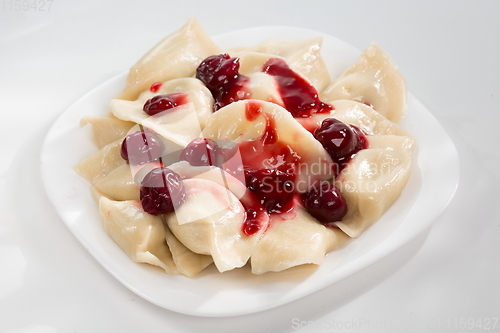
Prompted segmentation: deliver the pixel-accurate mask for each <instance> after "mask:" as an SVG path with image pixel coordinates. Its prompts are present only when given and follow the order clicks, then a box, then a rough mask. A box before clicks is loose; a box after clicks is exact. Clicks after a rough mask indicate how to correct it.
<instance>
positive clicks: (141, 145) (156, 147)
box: [120, 128, 163, 165]
mask: <svg viewBox="0 0 500 333" xmlns="http://www.w3.org/2000/svg"><path fill="white" fill-rule="evenodd" d="M162 154H163V144H162V141H161V139H160V138H159V137H158V135H157V134H156V133H155V132H153V131H152V130H150V129H146V128H144V129H141V130H137V131H135V132H132V133H130V134H128V135H127V136H126V137H125V139H123V142H122V145H121V149H120V155H121V157H122V158H123V159H124V160H125V161H127V162H128V163H130V164H133V165H137V164H143V163H147V162H151V161H155V160H157V159H158V158H159V157H161V155H162Z"/></svg>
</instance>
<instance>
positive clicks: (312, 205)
mask: <svg viewBox="0 0 500 333" xmlns="http://www.w3.org/2000/svg"><path fill="white" fill-rule="evenodd" d="M302 201H303V203H304V207H305V208H306V210H307V212H308V213H309V214H311V216H313V217H314V218H315V219H317V220H318V221H319V222H321V223H329V222H335V221H340V220H342V218H343V217H344V216H345V214H346V213H347V202H346V201H345V199H344V197H343V196H342V193H340V191H339V189H338V188H337V187H336V186H335V185H334V184H330V183H321V184H320V185H316V186H313V187H312V188H311V189H310V190H309V192H306V193H304V194H303V195H302Z"/></svg>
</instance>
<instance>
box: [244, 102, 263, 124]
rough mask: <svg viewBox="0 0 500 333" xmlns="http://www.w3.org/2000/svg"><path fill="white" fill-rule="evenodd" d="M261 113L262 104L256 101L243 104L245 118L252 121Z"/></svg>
mask: <svg viewBox="0 0 500 333" xmlns="http://www.w3.org/2000/svg"><path fill="white" fill-rule="evenodd" d="M260 114H262V106H261V103H260V102H258V101H249V102H248V103H246V104H245V118H246V119H247V120H248V121H254V120H255V119H257V117H258V116H259V115H260Z"/></svg>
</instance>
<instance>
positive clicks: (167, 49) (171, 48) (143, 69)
mask: <svg viewBox="0 0 500 333" xmlns="http://www.w3.org/2000/svg"><path fill="white" fill-rule="evenodd" d="M218 53H220V49H219V47H218V46H217V45H216V44H215V43H214V42H213V41H212V40H211V39H210V37H209V36H208V35H207V34H206V33H205V31H203V29H202V27H201V26H200V25H199V23H198V22H197V21H196V20H194V19H191V20H189V22H188V23H187V24H186V25H185V26H184V27H182V28H181V29H180V30H178V31H176V32H174V33H172V34H170V35H169V36H167V37H166V38H165V39H163V40H162V41H161V42H160V43H158V44H157V45H156V46H155V47H153V49H151V50H150V51H149V52H148V53H146V54H145V55H144V56H143V57H142V58H141V59H139V61H138V62H137V63H136V64H135V65H134V66H132V68H131V69H130V72H129V74H128V77H127V85H126V87H125V89H124V90H123V91H122V92H121V93H120V94H119V95H118V96H117V98H118V99H125V100H135V99H136V98H137V96H138V95H139V93H141V92H143V91H145V90H147V89H149V88H150V86H151V85H152V84H153V83H156V82H164V81H168V80H172V79H176V78H180V77H190V76H193V75H194V73H195V71H196V68H197V67H198V65H199V64H200V63H201V62H202V61H203V59H205V58H206V57H208V56H210V55H213V54H218Z"/></svg>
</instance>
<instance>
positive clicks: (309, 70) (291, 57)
mask: <svg viewBox="0 0 500 333" xmlns="http://www.w3.org/2000/svg"><path fill="white" fill-rule="evenodd" d="M322 44H323V39H322V38H321V37H316V38H311V39H305V40H282V41H276V40H268V41H265V42H264V43H262V44H259V45H257V46H255V47H251V48H239V49H238V48H237V49H233V50H232V51H230V53H231V55H232V56H237V57H242V58H243V57H245V56H244V54H245V52H247V53H249V52H254V53H257V54H270V55H274V56H279V57H282V58H285V59H286V61H287V63H288V65H289V66H290V67H291V68H292V69H293V70H294V71H297V72H299V73H301V74H302V75H304V76H305V77H306V78H307V79H308V80H309V81H310V82H311V83H312V84H313V85H314V86H315V87H316V89H318V91H321V90H323V89H324V88H326V86H327V85H328V84H329V83H330V75H329V74H328V69H327V67H326V64H325V62H324V60H323V58H322V56H321V47H322ZM268 59H269V57H268V58H267V59H266V61H267V60H268ZM264 62H265V61H263V62H262V64H261V65H260V66H261V67H260V68H262V65H263V64H264ZM240 63H242V67H243V71H246V70H247V67H246V66H245V60H242V61H240ZM240 68H241V67H240ZM255 68H256V67H255ZM259 70H260V69H259Z"/></svg>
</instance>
